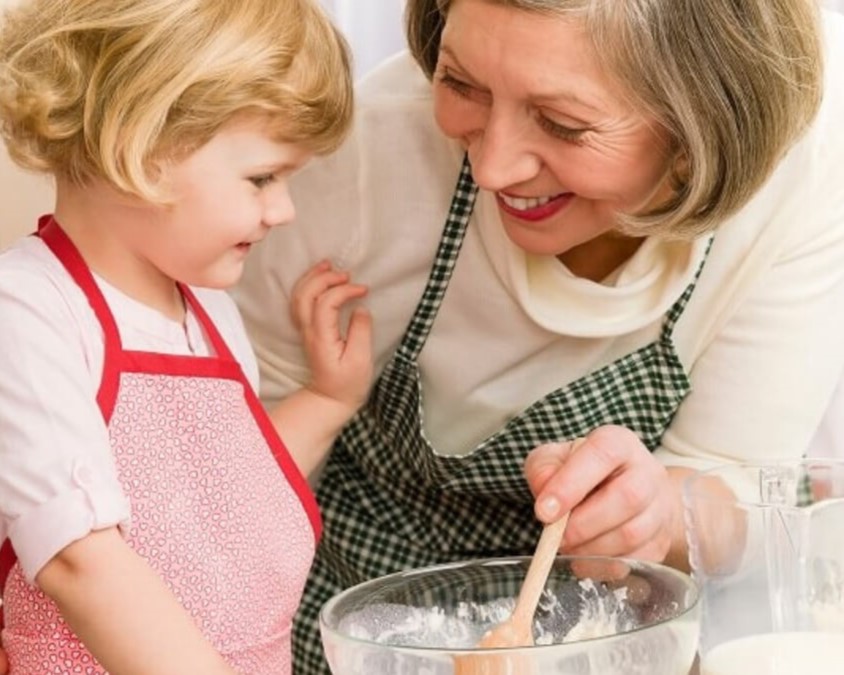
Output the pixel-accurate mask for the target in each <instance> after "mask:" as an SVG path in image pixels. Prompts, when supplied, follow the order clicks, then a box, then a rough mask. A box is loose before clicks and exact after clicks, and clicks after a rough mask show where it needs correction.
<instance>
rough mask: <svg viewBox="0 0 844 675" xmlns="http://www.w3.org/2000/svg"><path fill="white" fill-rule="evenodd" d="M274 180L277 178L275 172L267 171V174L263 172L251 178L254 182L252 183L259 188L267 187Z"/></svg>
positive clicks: (251, 181)
mask: <svg viewBox="0 0 844 675" xmlns="http://www.w3.org/2000/svg"><path fill="white" fill-rule="evenodd" d="M274 180H275V174H274V173H265V174H261V175H260V176H252V177H250V178H249V182H250V183H252V185H254V186H255V187H256V188H258V189H259V190H260V189H261V188H265V187H267V185H269V184H270V183H272V182H273V181H274Z"/></svg>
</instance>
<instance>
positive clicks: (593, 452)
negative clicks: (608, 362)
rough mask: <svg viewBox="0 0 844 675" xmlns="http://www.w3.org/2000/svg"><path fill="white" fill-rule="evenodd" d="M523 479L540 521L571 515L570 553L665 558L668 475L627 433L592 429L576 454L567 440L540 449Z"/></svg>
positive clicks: (567, 538)
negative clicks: (526, 482)
mask: <svg viewBox="0 0 844 675" xmlns="http://www.w3.org/2000/svg"><path fill="white" fill-rule="evenodd" d="M525 475H526V477H527V479H528V482H529V484H530V486H531V489H532V490H533V491H534V494H535V495H536V496H537V499H536V514H537V517H538V518H539V519H540V520H542V521H544V522H551V521H553V520H556V519H557V518H559V517H560V516H561V515H562V514H563V513H565V512H566V511H571V516H570V519H569V522H568V526H567V528H566V535H565V538H564V548H565V550H566V551H567V552H571V553H581V554H591V555H612V556H632V555H637V556H641V557H646V558H652V559H662V558H664V556H665V554H666V553H667V551H668V546H669V545H670V527H668V526H667V523H668V521H667V520H666V519H667V518H670V514H671V508H672V505H671V504H670V503H669V501H670V499H669V497H668V495H670V494H671V490H670V485H669V480H668V474H667V472H666V470H665V469H664V468H663V467H662V466H661V465H660V464H659V463H658V462H657V460H655V459H654V458H653V456H652V455H651V453H650V452H649V451H648V450H647V449H646V448H645V447H644V445H643V444H642V442H641V441H640V440H639V438H638V437H637V436H636V435H635V434H634V433H633V432H631V431H629V430H628V429H625V428H623V427H616V426H606V427H601V428H599V429H596V430H595V431H593V432H592V433H591V434H589V436H588V437H587V438H586V440H585V441H584V442H583V444H582V445H581V446H579V447H578V449H577V452H572V450H571V444H569V443H559V444H548V445H544V446H540V447H538V448H536V450H534V451H533V452H532V453H531V455H530V456H529V458H528V461H527V462H526V464H525Z"/></svg>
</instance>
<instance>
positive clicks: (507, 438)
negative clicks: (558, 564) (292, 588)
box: [294, 161, 700, 675]
mask: <svg viewBox="0 0 844 675" xmlns="http://www.w3.org/2000/svg"><path fill="white" fill-rule="evenodd" d="M476 195H477V186H476V185H475V183H474V181H473V179H472V176H471V171H470V167H469V164H468V161H464V164H463V168H462V170H461V173H460V177H459V179H458V182H457V187H456V190H455V193H454V197H453V201H452V204H451V209H450V211H449V216H448V219H447V221H446V224H445V229H444V233H443V237H442V239H441V241H440V245H439V250H438V251H437V256H436V260H435V262H434V265H433V268H432V270H431V274H430V277H429V280H428V284H427V286H426V288H425V291H424V294H423V296H422V299H421V301H420V303H419V305H418V306H417V308H416V311H415V313H414V315H413V318H412V319H411V322H410V324H409V326H408V328H407V331H406V333H405V335H404V337H403V339H402V341H401V344H400V346H399V347H398V350H397V352H396V354H395V355H394V357H393V358H392V360H391V361H390V363H389V364H388V365H387V366H386V368H385V370H384V372H383V374H382V375H381V376H380V377H379V379H378V381H377V382H376V385H375V388H374V389H373V392H372V394H371V396H370V398H369V401H368V402H367V405H366V406H365V407H364V408H363V409H362V410H361V411H360V412H359V413H358V414H357V416H356V417H355V418H354V419H353V420H352V421H351V422H350V423H349V425H348V426H347V427H346V428H345V429H344V430H343V432H342V434H341V435H340V437H339V438H338V439H337V441H336V443H335V445H334V448H333V450H332V454H331V457H330V459H329V461H328V463H327V466H326V468H325V471H324V473H323V476H322V479H321V482H320V486H319V490H318V493H317V494H318V498H319V502H320V506H321V508H322V509H323V513H324V518H325V523H326V529H325V533H324V537H323V540H322V542H321V544H320V547H319V549H318V551H317V557H316V561H315V564H314V568H313V569H312V570H311V574H310V576H309V578H308V584H307V586H306V588H305V597H304V599H303V602H302V606H301V608H300V610H299V613H298V615H297V617H296V622H295V625H294V653H295V664H294V672H295V673H296V675H317V674H320V675H325V674H327V673H328V672H329V671H328V667H327V665H326V664H325V658H324V655H323V651H322V647H321V643H320V637H319V626H318V620H317V617H318V613H319V610H320V608H321V607H322V605H323V604H324V603H325V602H326V601H327V600H328V599H329V598H330V597H331V596H332V595H334V594H336V593H338V592H340V591H341V590H343V589H345V588H348V587H350V586H353V585H355V584H358V583H361V582H363V581H366V580H369V579H372V578H374V577H378V576H382V575H384V574H390V573H393V572H397V571H400V570H405V569H408V568H413V567H423V566H430V565H435V564H440V563H445V562H452V561H457V560H466V559H470V558H487V557H497V556H510V555H527V554H530V553H531V552H532V551H533V549H534V547H535V545H536V540H537V537H538V536H539V534H540V528H541V525H540V524H539V523H538V522H537V521H536V518H535V516H534V511H533V497H532V495H531V493H530V489H529V487H528V484H527V481H526V480H525V478H524V474H523V471H522V468H523V465H524V460H525V457H526V456H527V454H528V453H529V452H530V451H531V450H532V449H533V448H534V447H536V446H537V445H540V444H542V443H546V442H549V441H561V440H570V439H574V438H576V437H578V436H584V435H586V434H588V433H589V432H590V431H592V430H593V429H594V428H595V427H598V426H601V425H604V424H618V425H623V426H626V427H628V428H630V429H632V430H633V431H635V432H636V433H637V434H638V435H639V437H640V438H641V439H642V441H643V442H644V443H645V445H646V446H647V447H648V448H650V449H651V450H653V449H655V448H656V447H657V445H658V444H659V440H660V438H661V437H662V435H663V433H664V431H665V429H666V428H667V427H668V425H669V424H670V422H671V419H672V417H673V416H674V413H675V412H676V410H677V408H678V406H679V405H680V403H681V401H682V400H683V399H684V398H685V396H686V394H688V392H689V390H690V384H689V380H688V377H687V376H686V373H685V371H684V369H683V366H682V363H681V362H680V360H679V358H678V357H677V354H676V352H675V350H674V346H673V341H672V332H673V329H674V326H675V324H676V322H677V319H678V318H679V317H680V315H681V314H682V312H683V309H684V308H685V306H686V303H687V302H688V299H689V297H690V296H691V294H692V291H693V289H694V285H695V282H696V280H697V277H695V279H694V280H693V281H692V282H691V283H690V284H689V286H688V287H687V288H686V289H685V290H684V292H683V293H682V295H681V297H680V298H679V299H678V300H677V301H676V302H675V304H674V305H673V306H672V307H671V309H670V310H669V312H668V313H667V315H666V319H665V321H664V324H663V327H662V330H661V333H660V336H659V339H658V340H657V341H656V342H654V343H652V344H649V345H646V346H645V347H642V348H641V349H638V350H637V351H635V352H633V353H631V354H628V355H627V356H624V357H623V358H621V359H619V360H617V361H615V362H613V363H611V364H609V365H607V366H604V367H603V368H600V369H599V370H597V371H595V372H592V373H590V374H588V375H586V376H584V377H582V378H580V379H578V380H576V381H574V382H572V383H570V384H569V385H567V386H565V387H563V388H561V389H557V390H555V391H552V392H550V393H549V394H547V395H546V396H544V397H543V398H541V399H540V400H538V401H536V402H535V403H533V404H532V405H531V406H530V407H528V408H527V409H526V410H524V411H523V412H522V413H521V414H520V415H518V416H517V417H515V418H513V419H512V420H511V421H510V422H508V424H507V425H506V426H505V427H504V428H502V429H501V430H499V431H498V432H497V433H495V434H494V435H492V436H490V437H489V438H487V439H486V440H485V441H483V442H482V443H481V444H480V445H479V446H478V447H477V448H475V450H474V452H472V453H471V454H469V455H466V456H457V457H454V456H443V455H438V454H437V453H436V452H435V451H434V449H433V448H432V447H431V446H430V444H429V443H428V441H427V439H426V438H425V434H424V431H423V429H422V428H421V424H420V420H421V419H423V414H422V390H421V378H420V374H419V368H418V365H417V361H418V357H419V354H420V353H421V351H422V348H423V347H424V345H425V341H426V339H427V337H428V334H429V333H430V330H431V327H432V325H433V322H434V319H435V318H436V315H437V311H438V309H439V307H440V303H441V301H442V299H443V297H444V296H445V292H446V289H447V287H448V282H449V279H450V276H451V273H452V271H453V269H454V265H455V263H456V262H457V257H458V254H459V251H460V246H461V243H462V241H463V236H464V234H465V232H466V228H467V225H468V223H469V219H470V217H471V215H472V209H473V206H474V200H475V196H476ZM698 274H700V269H699V270H698Z"/></svg>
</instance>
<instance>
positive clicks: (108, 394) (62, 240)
mask: <svg viewBox="0 0 844 675" xmlns="http://www.w3.org/2000/svg"><path fill="white" fill-rule="evenodd" d="M38 236H39V237H41V239H42V240H43V241H44V243H45V244H46V245H47V247H48V248H49V249H50V250H51V251H52V252H53V254H54V255H55V256H56V258H58V259H59V262H60V263H61V264H62V265H63V266H64V268H65V269H66V270H67V272H68V274H70V276H71V277H72V278H73V280H74V281H75V282H76V283H77V285H78V286H79V288H81V289H82V292H83V293H84V294H85V297H86V298H87V299H88V304H90V305H91V309H93V310H94V314H96V316H97V319H98V320H99V322H100V326H102V329H103V338H104V352H103V377H102V380H101V381H100V390H99V391H98V392H97V403H98V404H99V406H100V410H101V411H102V413H103V418H104V419H105V421H106V424H108V422H109V420H110V419H111V413H112V412H113V411H114V402H115V400H116V398H117V388H118V386H119V384H120V370H119V366H118V364H119V359H118V356H119V354H120V353H121V352H122V351H123V346H122V345H121V342H120V331H118V330H117V323H116V322H115V320H114V316H113V315H112V313H111V310H110V309H109V308H108V303H107V302H106V299H105V297H103V294H102V291H100V287H99V286H97V282H96V281H94V275H93V274H91V270H89V269H88V265H87V264H85V261H84V260H83V259H82V256H81V255H80V253H79V251H78V249H77V248H76V246H74V244H73V242H72V241H71V240H70V238H69V237H68V236H67V235H66V234H65V233H64V230H62V228H61V226H60V225H59V224H58V223H57V222H56V220H55V219H54V218H53V216H49V215H48V216H41V218H40V219H39V220H38Z"/></svg>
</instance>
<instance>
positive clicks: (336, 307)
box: [302, 283, 367, 344]
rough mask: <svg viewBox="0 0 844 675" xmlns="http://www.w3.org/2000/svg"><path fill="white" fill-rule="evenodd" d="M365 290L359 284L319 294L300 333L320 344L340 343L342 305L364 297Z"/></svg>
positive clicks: (330, 288) (334, 288) (338, 286)
mask: <svg viewBox="0 0 844 675" xmlns="http://www.w3.org/2000/svg"><path fill="white" fill-rule="evenodd" d="M366 292H367V288H366V286H362V285H360V284H347V283H345V284H339V285H336V286H331V287H329V288H327V289H326V290H324V291H323V292H322V293H320V294H319V295H318V296H317V297H316V298H315V299H314V301H313V303H312V305H311V312H310V319H309V321H308V322H307V323H303V325H302V332H303V333H304V334H306V335H307V336H308V337H309V338H310V339H312V340H314V341H316V342H317V343H322V344H332V343H335V342H337V341H342V340H343V339H344V338H343V335H342V334H341V333H342V331H341V328H340V310H341V309H342V308H343V306H344V305H346V304H347V303H349V302H351V301H352V300H356V299H358V298H361V297H363V296H364V295H366Z"/></svg>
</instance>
